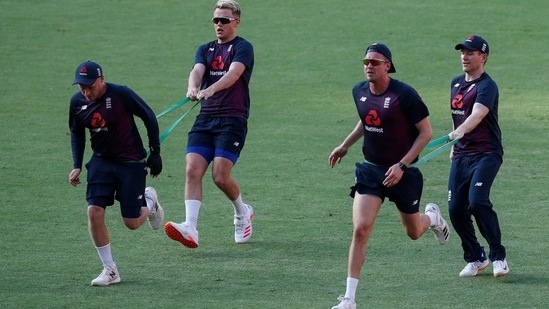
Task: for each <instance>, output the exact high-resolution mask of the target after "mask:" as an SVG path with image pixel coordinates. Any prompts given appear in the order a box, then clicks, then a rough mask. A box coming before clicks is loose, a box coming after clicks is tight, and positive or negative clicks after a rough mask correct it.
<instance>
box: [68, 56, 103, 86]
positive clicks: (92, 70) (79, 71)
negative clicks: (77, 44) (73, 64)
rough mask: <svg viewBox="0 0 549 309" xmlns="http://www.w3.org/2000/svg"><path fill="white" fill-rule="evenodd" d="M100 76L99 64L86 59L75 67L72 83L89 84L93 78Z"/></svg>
mask: <svg viewBox="0 0 549 309" xmlns="http://www.w3.org/2000/svg"><path fill="white" fill-rule="evenodd" d="M101 76H103V70H102V69H101V67H100V66H99V64H97V63H95V62H92V61H89V60H88V61H86V62H82V63H81V64H80V65H79V66H78V67H77V68H76V72H75V73H74V81H73V82H72V84H73V85H76V84H79V85H84V86H91V85H92V84H93V83H94V82H95V80H96V79H97V78H98V77H101Z"/></svg>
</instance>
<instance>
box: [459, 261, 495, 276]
mask: <svg viewBox="0 0 549 309" xmlns="http://www.w3.org/2000/svg"><path fill="white" fill-rule="evenodd" d="M488 264H490V262H489V261H488V259H485V260H484V261H482V262H481V261H475V262H471V263H467V265H465V267H464V268H463V269H462V270H461V272H460V273H459V276H460V277H473V276H476V275H477V274H478V272H479V271H482V270H483V269H485V268H486V267H488Z"/></svg>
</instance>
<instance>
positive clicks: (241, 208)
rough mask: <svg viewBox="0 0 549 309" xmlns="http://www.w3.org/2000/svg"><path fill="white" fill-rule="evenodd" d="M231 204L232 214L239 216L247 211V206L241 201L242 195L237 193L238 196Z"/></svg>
mask: <svg viewBox="0 0 549 309" xmlns="http://www.w3.org/2000/svg"><path fill="white" fill-rule="evenodd" d="M231 204H233V208H234V215H235V216H236V217H241V216H243V215H245V214H246V212H247V211H248V208H247V207H246V204H244V202H243V201H242V195H241V194H240V193H239V194H238V197H237V198H236V200H235V201H231Z"/></svg>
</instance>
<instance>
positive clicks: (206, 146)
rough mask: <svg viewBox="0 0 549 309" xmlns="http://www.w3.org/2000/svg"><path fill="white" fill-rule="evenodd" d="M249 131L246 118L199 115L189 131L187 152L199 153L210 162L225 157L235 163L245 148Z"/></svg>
mask: <svg viewBox="0 0 549 309" xmlns="http://www.w3.org/2000/svg"><path fill="white" fill-rule="evenodd" d="M247 133H248V122H247V121H246V119H242V118H238V117H209V116H204V115H198V116H197V117H196V120H195V122H194V125H193V127H192V129H191V131H190V132H189V137H188V140H187V153H198V154H199V155H201V156H202V157H204V159H206V161H208V163H210V162H212V160H213V159H214V157H223V158H226V159H229V160H231V161H232V162H233V164H234V163H236V160H237V159H238V157H239V156H240V152H241V151H242V148H244V142H245V141H246V134H247Z"/></svg>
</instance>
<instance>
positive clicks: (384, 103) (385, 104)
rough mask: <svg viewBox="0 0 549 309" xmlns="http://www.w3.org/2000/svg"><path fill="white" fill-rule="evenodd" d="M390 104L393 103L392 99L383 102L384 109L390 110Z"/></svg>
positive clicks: (388, 98) (387, 98)
mask: <svg viewBox="0 0 549 309" xmlns="http://www.w3.org/2000/svg"><path fill="white" fill-rule="evenodd" d="M389 103H391V98H390V97H386V98H385V102H383V108H389Z"/></svg>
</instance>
